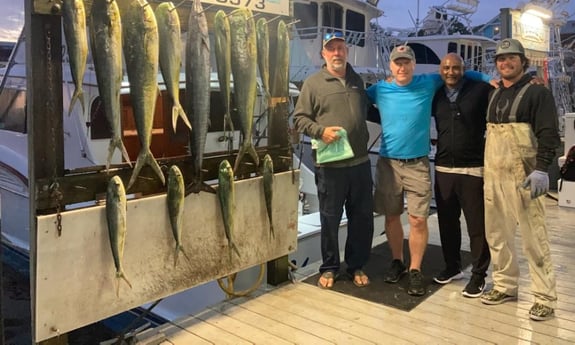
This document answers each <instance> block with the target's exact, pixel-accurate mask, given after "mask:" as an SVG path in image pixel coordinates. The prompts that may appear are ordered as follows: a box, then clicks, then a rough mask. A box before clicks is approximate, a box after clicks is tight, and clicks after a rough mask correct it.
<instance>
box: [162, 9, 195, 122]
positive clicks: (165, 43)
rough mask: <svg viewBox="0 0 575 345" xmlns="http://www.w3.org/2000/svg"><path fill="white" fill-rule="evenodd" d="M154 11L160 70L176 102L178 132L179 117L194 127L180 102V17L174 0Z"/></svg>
mask: <svg viewBox="0 0 575 345" xmlns="http://www.w3.org/2000/svg"><path fill="white" fill-rule="evenodd" d="M154 13H155V15H156V21H157V22H158V35H159V39H160V71H161V72H162V77H163V78H164V83H165V84H166V89H167V90H168V94H169V95H170V98H171V99H172V102H173V103H174V105H173V106H172V126H173V128H174V133H175V132H176V125H177V123H178V117H179V118H181V119H182V120H183V121H184V123H185V124H186V126H188V128H189V129H192V125H191V124H190V121H188V117H187V116H186V113H185V112H184V109H183V108H182V105H181V104H180V69H181V66H182V41H181V37H180V32H181V30H180V17H179V16H178V11H177V10H176V8H175V7H174V4H173V3H172V2H162V3H161V4H159V5H158V7H156V11H155V12H154Z"/></svg>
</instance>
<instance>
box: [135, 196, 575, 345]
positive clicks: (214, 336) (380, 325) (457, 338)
mask: <svg viewBox="0 0 575 345" xmlns="http://www.w3.org/2000/svg"><path fill="white" fill-rule="evenodd" d="M547 224H548V226H549V227H548V230H549V236H550V240H551V251H552V258H553V263H554V268H555V274H556V277H557V293H558V296H559V300H558V308H557V309H556V317H555V318H554V319H552V320H549V321H546V322H536V321H531V320H530V319H529V317H528V311H529V308H530V307H531V305H532V303H533V296H532V295H531V294H530V292H529V286H530V279H529V274H528V269H527V263H526V260H525V258H524V257H523V256H522V255H521V256H520V260H519V262H520V265H521V278H520V287H519V300H518V302H508V303H505V304H502V305H498V306H487V305H484V304H482V303H481V302H480V301H479V299H470V298H465V297H463V296H462V295H461V290H462V289H463V287H464V286H465V284H466V282H467V279H463V280H459V281H456V282H453V283H451V284H448V285H446V286H444V287H443V288H441V289H440V290H439V291H438V292H436V293H435V294H433V295H432V296H430V297H428V298H427V299H426V300H425V301H424V302H422V303H421V304H420V305H419V306H417V307H416V308H414V309H413V310H412V311H410V312H404V311H401V310H398V309H395V308H391V307H387V306H384V305H381V304H376V303H372V302H368V301H365V300H362V299H357V298H354V297H350V296H347V295H343V294H340V293H337V292H334V291H326V290H321V289H318V288H317V287H315V286H312V285H309V284H306V283H301V282H297V283H295V284H292V283H287V284H285V285H282V286H280V287H269V286H266V287H264V288H262V289H260V290H259V291H258V292H257V293H256V294H254V295H253V296H250V297H247V298H239V299H233V300H230V301H226V302H223V303H220V304H218V305H215V306H213V307H211V308H208V309H206V310H203V311H202V312H200V313H197V314H194V315H190V316H188V317H184V318H182V319H180V320H177V321H175V322H173V323H169V324H165V325H162V326H160V327H157V328H154V329H149V330H147V331H144V332H142V333H140V334H138V335H137V336H136V337H135V338H136V339H137V340H138V342H137V343H138V344H163V345H167V344H173V345H184V344H186V345H188V344H314V345H315V344H426V345H428V344H544V345H547V344H574V343H575V251H574V250H573V248H574V247H575V208H561V207H559V206H557V202H556V201H554V200H552V199H547ZM429 227H430V243H433V244H439V234H438V231H437V218H436V217H435V216H431V217H430V219H429ZM463 245H464V248H465V247H466V246H468V242H467V236H466V235H464V244H463ZM516 246H517V248H518V252H519V253H520V252H521V249H520V248H521V242H520V238H519V237H518V238H517V242H516ZM318 250H319V248H318ZM382 264H385V265H387V264H388V263H382ZM316 267H317V266H316ZM311 273H315V270H314V272H311ZM465 274H466V277H469V275H470V272H469V269H467V271H466V272H465ZM487 283H488V288H489V287H490V285H491V278H490V276H489V277H488V280H487Z"/></svg>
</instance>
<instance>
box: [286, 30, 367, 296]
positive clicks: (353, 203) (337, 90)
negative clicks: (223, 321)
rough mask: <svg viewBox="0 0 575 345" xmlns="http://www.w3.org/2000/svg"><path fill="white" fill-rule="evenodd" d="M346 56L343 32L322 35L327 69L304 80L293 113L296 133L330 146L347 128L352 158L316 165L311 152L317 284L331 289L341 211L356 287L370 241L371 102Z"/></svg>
mask: <svg viewBox="0 0 575 345" xmlns="http://www.w3.org/2000/svg"><path fill="white" fill-rule="evenodd" d="M347 54H348V47H347V46H346V42H345V38H344V36H343V34H342V33H341V32H333V33H328V34H327V35H325V37H324V40H323V46H322V50H321V55H322V57H323V58H324V60H325V65H324V66H323V68H322V69H321V70H320V71H319V72H317V73H315V74H313V75H311V76H310V77H309V78H308V79H306V81H305V82H304V84H303V86H302V89H301V93H300V95H299V98H298V101H297V104H296V106H295V111H294V123H295V128H296V130H297V131H298V132H301V133H304V134H305V135H308V136H310V137H311V138H313V139H317V140H322V141H323V142H324V143H325V144H331V143H333V142H335V141H337V140H339V139H340V135H339V133H341V132H340V130H341V129H345V131H346V132H347V137H348V139H349V143H350V145H351V148H352V150H353V152H354V156H353V157H352V158H347V159H343V160H338V161H334V162H330V163H322V164H319V163H317V160H315V151H314V160H315V161H316V167H315V182H316V186H317V193H318V199H319V208H320V221H321V253H322V260H323V263H322V265H321V266H320V268H319V271H320V273H321V277H320V279H319V280H318V286H319V287H321V288H324V289H329V288H331V287H332V286H333V283H334V281H335V278H336V276H337V274H338V272H339V269H340V257H339V243H338V231H339V224H340V222H341V216H342V213H343V208H344V207H345V211H346V215H347V219H348V222H347V225H348V228H347V239H346V245H345V262H346V264H347V273H348V274H350V275H351V276H352V277H353V283H354V284H355V285H356V286H358V287H363V286H366V285H368V284H369V278H368V277H367V276H366V275H365V273H364V272H363V271H362V268H363V266H364V265H365V264H366V263H367V260H368V259H369V253H370V251H371V244H372V238H373V201H372V184H373V182H372V177H371V165H370V162H369V158H368V153H367V141H368V139H369V133H368V131H367V125H366V123H365V121H366V116H367V109H368V105H369V103H368V99H367V95H366V94H365V91H364V85H363V81H362V79H361V77H360V76H359V75H358V74H357V73H356V72H355V71H354V70H353V68H352V67H351V65H349V64H348V63H347Z"/></svg>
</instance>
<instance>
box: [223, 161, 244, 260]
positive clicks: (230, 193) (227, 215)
mask: <svg viewBox="0 0 575 345" xmlns="http://www.w3.org/2000/svg"><path fill="white" fill-rule="evenodd" d="M217 194H218V199H219V201H220V210H221V212H222V220H223V222H224V230H225V233H226V238H227V239H228V245H229V247H230V250H233V251H235V252H236V254H237V255H238V257H239V256H241V255H240V252H239V251H238V248H237V247H236V245H235V243H234V240H233V231H234V213H235V209H236V205H235V192H234V171H233V170H232V166H231V165H230V163H229V162H228V161H227V160H223V161H222V162H221V163H220V166H219V170H218V192H217ZM230 253H231V252H230Z"/></svg>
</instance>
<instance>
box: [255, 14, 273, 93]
mask: <svg viewBox="0 0 575 345" xmlns="http://www.w3.org/2000/svg"><path fill="white" fill-rule="evenodd" d="M256 36H257V45H258V68H259V71H260V78H261V79H262V84H263V85H264V89H265V92H266V96H267V97H268V98H269V97H270V34H269V30H268V21H267V20H266V19H265V18H260V19H258V21H257V22H256Z"/></svg>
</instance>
